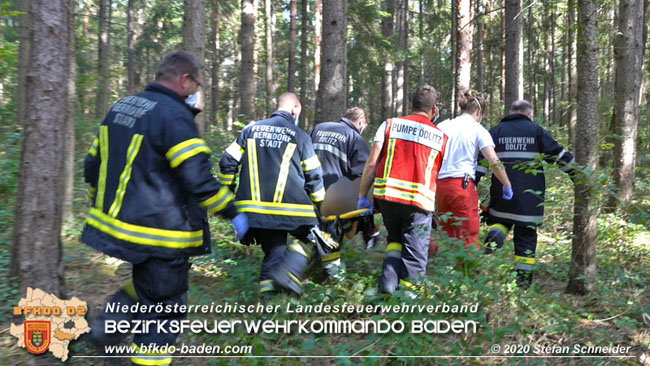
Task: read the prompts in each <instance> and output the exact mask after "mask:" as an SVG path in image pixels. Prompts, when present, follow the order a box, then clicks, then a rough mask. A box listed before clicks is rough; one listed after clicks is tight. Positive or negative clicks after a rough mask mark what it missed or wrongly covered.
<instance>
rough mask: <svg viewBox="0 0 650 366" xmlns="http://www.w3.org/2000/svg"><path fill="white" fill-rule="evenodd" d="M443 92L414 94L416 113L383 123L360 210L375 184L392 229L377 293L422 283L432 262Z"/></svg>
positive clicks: (441, 151) (361, 194)
mask: <svg viewBox="0 0 650 366" xmlns="http://www.w3.org/2000/svg"><path fill="white" fill-rule="evenodd" d="M439 98H440V93H439V92H438V91H437V90H436V89H434V88H433V87H432V86H429V85H426V86H423V87H421V88H419V89H418V90H417V91H416V92H415V94H414V95H413V102H412V105H413V114H411V115H410V116H406V117H400V118H392V119H389V120H387V121H385V122H383V123H382V125H381V126H380V127H379V130H378V131H377V134H376V135H375V139H374V143H373V147H372V150H371V152H370V157H369V159H368V162H367V163H366V166H365V169H364V172H363V177H362V178H361V188H360V191H359V201H358V204H357V208H359V209H361V208H371V209H372V205H371V204H370V202H369V201H368V199H366V196H367V194H368V191H369V190H370V186H371V185H372V183H373V180H374V184H375V185H374V191H373V193H374V199H375V204H376V205H377V207H378V208H379V210H380V211H381V214H382V217H383V218H384V225H385V226H386V230H387V231H388V246H387V248H386V257H385V258H384V265H383V269H382V274H381V278H380V280H379V291H380V292H382V293H389V294H392V293H394V292H395V290H396V289H397V287H398V285H402V286H404V287H406V288H407V289H408V288H413V287H414V286H416V285H418V284H419V283H421V281H422V279H423V277H424V275H425V272H426V265H427V259H428V248H429V242H430V233H431V219H432V216H433V211H434V209H435V201H436V197H435V196H436V182H437V180H438V171H439V170H440V166H441V165H442V161H443V158H444V156H445V146H446V144H447V136H446V135H445V134H444V133H443V132H442V131H440V129H438V128H437V127H436V126H435V125H434V124H433V121H435V119H436V118H437V117H438V115H439V111H438V108H439V107H438V100H439Z"/></svg>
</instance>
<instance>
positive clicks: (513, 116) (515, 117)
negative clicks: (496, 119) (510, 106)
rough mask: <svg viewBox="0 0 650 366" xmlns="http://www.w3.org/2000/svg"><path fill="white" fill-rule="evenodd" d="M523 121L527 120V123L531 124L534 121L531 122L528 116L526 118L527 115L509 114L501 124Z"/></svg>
mask: <svg viewBox="0 0 650 366" xmlns="http://www.w3.org/2000/svg"><path fill="white" fill-rule="evenodd" d="M522 119H523V120H525V121H530V122H532V121H531V120H530V118H528V116H526V115H525V114H521V113H513V114H509V115H507V116H505V117H503V119H502V120H501V122H513V121H521V120H522Z"/></svg>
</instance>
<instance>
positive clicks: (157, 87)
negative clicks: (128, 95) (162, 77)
mask: <svg viewBox="0 0 650 366" xmlns="http://www.w3.org/2000/svg"><path fill="white" fill-rule="evenodd" d="M145 90H146V91H152V92H155V93H160V94H165V95H167V96H169V97H171V98H173V99H174V100H176V101H178V102H179V103H181V104H182V105H184V106H185V108H187V109H189V110H190V112H192V114H193V115H194V116H196V115H197V114H199V113H201V110H200V109H198V108H194V107H190V106H189V105H188V104H187V103H185V98H183V97H181V96H180V95H179V94H178V93H176V92H175V91H173V90H171V89H169V88H167V87H164V86H162V85H160V84H156V83H151V84H149V85H147V88H146V89H145Z"/></svg>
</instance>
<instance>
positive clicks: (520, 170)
mask: <svg viewBox="0 0 650 366" xmlns="http://www.w3.org/2000/svg"><path fill="white" fill-rule="evenodd" d="M532 118H533V108H532V106H531V104H530V103H529V102H528V101H525V100H519V101H516V102H514V103H513V104H512V108H511V109H510V115H508V116H506V117H504V118H503V119H502V120H501V123H499V124H498V125H497V126H495V127H493V128H492V129H491V130H490V134H491V135H492V139H493V140H494V143H495V144H496V147H495V150H496V152H497V155H498V156H499V159H501V161H502V162H503V163H504V164H505V166H506V171H507V173H508V177H509V178H510V181H511V182H512V186H513V188H514V198H513V199H512V200H509V201H506V200H504V199H502V198H501V183H500V182H499V181H498V180H497V179H495V178H494V177H492V185H491V187H490V197H491V201H490V204H489V208H488V212H487V224H488V226H489V228H488V230H489V231H488V234H487V236H486V238H485V246H486V249H485V251H486V253H488V254H489V253H492V250H493V248H494V247H495V246H496V247H497V248H500V247H501V246H503V242H504V240H505V238H506V236H507V235H508V232H509V231H510V229H511V228H512V227H513V226H514V239H513V241H514V244H515V268H516V270H517V278H518V283H519V284H520V286H522V287H524V288H525V287H528V286H529V285H530V284H531V282H532V279H533V267H534V264H535V249H536V248H537V226H539V225H541V224H542V221H543V219H544V191H545V189H546V186H545V179H544V172H543V166H541V162H542V160H543V161H546V162H549V163H556V164H558V165H559V166H560V169H561V170H562V171H564V172H566V173H568V174H569V175H570V176H573V166H574V164H575V159H574V158H573V155H571V153H570V152H568V151H566V150H564V148H563V147H562V146H561V145H560V144H559V143H558V142H557V141H555V139H553V137H552V136H551V135H550V134H549V133H548V131H546V130H545V129H544V128H542V127H540V126H539V125H537V124H535V123H534V122H533V121H532ZM486 172H487V169H486V168H485V165H483V166H481V165H479V167H478V168H477V174H479V175H484V174H485V173H486ZM533 172H534V174H533Z"/></svg>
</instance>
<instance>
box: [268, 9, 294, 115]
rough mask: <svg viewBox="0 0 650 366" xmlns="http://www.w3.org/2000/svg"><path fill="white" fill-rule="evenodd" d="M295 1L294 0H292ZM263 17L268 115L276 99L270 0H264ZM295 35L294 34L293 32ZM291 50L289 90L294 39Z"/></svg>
mask: <svg viewBox="0 0 650 366" xmlns="http://www.w3.org/2000/svg"><path fill="white" fill-rule="evenodd" d="M293 1H295V0H293ZM264 18H265V21H266V27H265V39H266V68H265V70H264V71H265V74H264V79H265V81H266V100H267V105H266V113H267V114H268V115H269V116H270V115H271V113H273V111H275V108H276V107H277V104H278V100H277V97H276V95H275V93H276V91H275V90H276V87H275V80H274V79H273V69H275V60H274V59H273V18H274V16H273V7H272V1H271V0H264ZM295 21H296V19H295V17H294V18H292V22H294V23H295ZM293 27H294V28H295V24H293ZM295 31H296V30H295V29H293V32H294V33H295ZM294 36H295V34H294ZM292 42H293V44H292V46H291V47H292V50H290V51H289V52H290V53H293V55H290V56H289V91H292V90H291V82H292V81H291V74H292V71H291V66H292V60H291V57H293V68H294V70H293V74H295V73H296V70H295V68H296V65H295V64H296V45H295V39H294V40H293V41H292ZM293 84H294V85H293V89H294V90H295V88H296V85H295V84H296V77H295V75H294V76H293Z"/></svg>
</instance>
